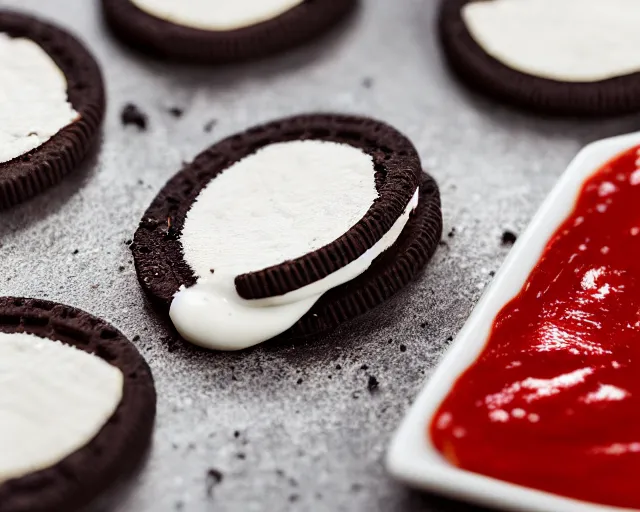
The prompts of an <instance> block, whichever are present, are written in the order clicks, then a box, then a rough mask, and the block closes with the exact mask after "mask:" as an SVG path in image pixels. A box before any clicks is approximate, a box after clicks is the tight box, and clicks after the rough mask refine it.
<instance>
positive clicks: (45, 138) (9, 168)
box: [0, 9, 105, 209]
mask: <svg viewBox="0 0 640 512" xmlns="http://www.w3.org/2000/svg"><path fill="white" fill-rule="evenodd" d="M0 68H1V69H2V80H1V81H0V97H2V98H3V101H2V112H1V113H0V118H1V119H2V123H0V209H3V208H7V207H9V206H12V205H14V204H16V203H18V202H21V201H24V200H25V199H28V198H30V197H32V196H33V195H35V194H37V193H39V192H41V191H42V190H44V189H46V188H48V187H50V186H52V185H54V184H56V183H57V182H59V181H60V180H61V179H62V177H63V176H64V175H65V174H67V173H68V172H70V171H71V170H73V169H74V168H75V167H76V166H77V165H78V164H79V163H80V162H81V161H82V159H83V158H84V157H85V155H86V154H87V152H88V150H89V149H90V147H91V146H92V144H93V143H94V141H95V140H96V138H97V135H98V130H99V127H100V124H101V123H102V118H103V115H104V108H105V96H104V88H103V84H102V75H101V73H100V68H99V67H98V65H97V64H96V62H95V60H94V59H93V57H92V56H91V54H90V53H89V52H88V51H87V49H86V48H85V47H84V45H83V44H82V43H80V42H79V41H78V40H77V39H76V38H74V37H73V36H72V35H70V34H69V33H67V32H66V31H64V30H62V29H61V28H58V27H56V26H54V25H51V24H49V23H45V22H43V21H40V20H38V19H35V18H33V17H31V16H27V15H24V14H18V13H15V12H11V11H7V10H4V9H0Z"/></svg>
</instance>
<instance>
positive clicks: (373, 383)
mask: <svg viewBox="0 0 640 512" xmlns="http://www.w3.org/2000/svg"><path fill="white" fill-rule="evenodd" d="M379 386H380V383H379V382H378V379H376V378H375V377H374V376H373V375H369V382H368V383H367V389H368V390H369V393H375V392H376V391H378V387H379Z"/></svg>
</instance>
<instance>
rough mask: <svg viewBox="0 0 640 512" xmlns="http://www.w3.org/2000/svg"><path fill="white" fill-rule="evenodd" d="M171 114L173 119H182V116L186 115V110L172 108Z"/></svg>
mask: <svg viewBox="0 0 640 512" xmlns="http://www.w3.org/2000/svg"><path fill="white" fill-rule="evenodd" d="M169 114H171V115H172V116H173V117H182V114H184V110H182V109H181V108H179V107H171V108H170V109H169Z"/></svg>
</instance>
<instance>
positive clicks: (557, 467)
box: [429, 147, 640, 508]
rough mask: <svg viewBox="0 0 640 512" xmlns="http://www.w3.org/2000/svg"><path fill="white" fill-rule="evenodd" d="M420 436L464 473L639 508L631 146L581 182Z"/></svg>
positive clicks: (638, 159)
mask: <svg viewBox="0 0 640 512" xmlns="http://www.w3.org/2000/svg"><path fill="white" fill-rule="evenodd" d="M429 432H430V435H431V439H432V441H433V443H434V445H435V446H436V448H437V449H438V450H439V451H440V452H441V453H442V454H443V456H444V457H446V459H447V460H448V461H449V462H450V463H451V464H454V465H455V466H458V467H460V468H463V469H465V470H469V471H473V472H476V473H481V474H483V475H487V476H490V477H494V478H498V479H501V480H505V481H508V482H513V483H515V484H520V485H524V486H527V487H532V488H535V489H540V490H544V491H548V492H552V493H556V494H559V495H562V496H567V497H571V498H576V499H580V500H586V501H592V502H597V503H601V504H606V505H613V506H620V507H633V508H640V483H639V479H640V147H636V148H633V149H631V150H629V151H627V152H625V153H623V154H621V155H620V156H618V157H616V158H615V159H614V160H612V161H610V162H609V163H607V164H606V165H605V166H604V167H602V168H601V169H600V170H599V171H598V172H597V173H596V174H594V175H593V176H592V177H591V178H589V179H588V180H587V181H586V182H585V184H584V185H583V187H582V190H581V193H580V196H579V199H578V201H577V204H576V206H575V209H574V210H573V212H572V213H571V215H570V216H569V218H568V219H567V220H566V221H565V222H564V223H563V224H562V225H561V226H560V228H559V229H558V230H557V231H556V233H555V234H554V235H553V236H552V238H551V239H550V241H549V243H548V244H547V246H546V248H545V250H544V252H543V254H542V257H541V258H540V260H539V262H538V263H537V265H536V267H535V268H534V269H533V271H532V272H531V274H530V275H529V278H528V280H527V282H526V284H525V285H524V287H523V289H522V291H521V292H520V294H519V295H517V296H516V297H515V298H514V299H513V300H511V302H509V303H508V304H507V305H506V306H505V307H504V308H503V309H502V310H501V311H500V313H499V314H498V315H497V317H496V319H495V322H494V324H493V328H492V332H491V335H490V337H489V340H488V341H487V344H486V346H485V348H484V351H483V352H482V354H481V355H480V356H479V358H478V359H477V360H476V361H475V363H474V364H473V365H472V366H471V367H470V368H469V369H468V370H467V371H466V372H465V373H464V374H462V376H461V377H460V378H459V379H458V381H457V382H456V384H455V386H454V387H453V389H452V390H451V392H450V394H449V395H448V396H447V398H446V399H445V400H444V402H443V403H442V405H441V406H440V408H439V410H438V412H437V414H436V416H435V419H434V420H433V423H432V424H431V425H430V427H429Z"/></svg>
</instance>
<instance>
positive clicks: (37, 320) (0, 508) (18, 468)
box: [0, 297, 156, 512]
mask: <svg viewBox="0 0 640 512" xmlns="http://www.w3.org/2000/svg"><path fill="white" fill-rule="evenodd" d="M0 374H1V375H2V376H3V388H2V398H1V399H0V434H1V435H0V453H2V457H0V512H74V511H77V510H80V509H81V508H83V507H85V506H86V505H88V504H89V503H92V502H93V501H94V500H95V499H96V498H97V497H98V496H99V495H100V494H101V493H102V492H103V491H105V490H106V489H107V488H108V487H110V486H111V485H112V484H114V483H115V482H116V481H118V480H120V479H121V478H122V477H124V476H128V475H130V474H131V473H132V472H133V470H134V469H135V468H136V467H137V466H138V465H139V464H140V463H141V461H142V459H143V457H144V455H145V454H146V451H147V449H148V447H149V444H150V440H151V434H152V430H153V423H154V418H155V407H156V394H155V390H154V385H153V378H152V376H151V372H150V370H149V367H148V366H147V364H146V362H145V361H144V359H143V358H142V357H141V356H140V354H139V353H138V351H137V350H136V348H135V347H134V346H133V345H132V344H131V343H130V342H128V341H127V340H126V339H125V337H124V336H123V335H122V334H121V333H120V332H118V331H117V330H116V329H114V328H113V327H111V326H110V325H109V324H107V323H106V322H104V321H103V320H100V319H98V318H96V317H94V316H92V315H89V314H88V313H85V312H84V311H80V310H78V309H75V308H72V307H69V306H63V305H61V304H55V303H53V302H48V301H43V300H35V299H22V298H15V297H3V298H0Z"/></svg>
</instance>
